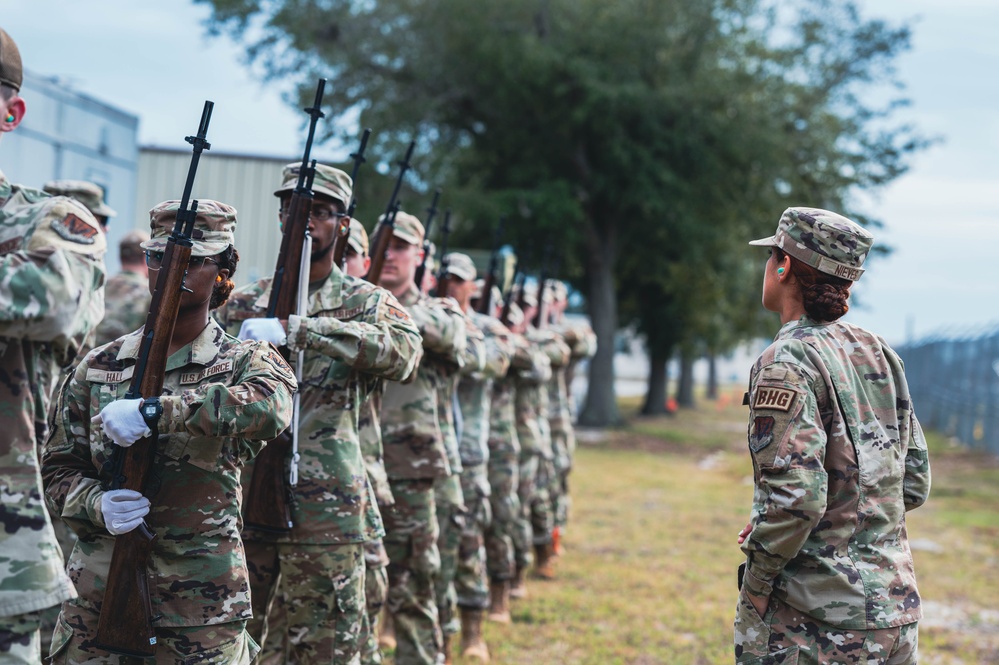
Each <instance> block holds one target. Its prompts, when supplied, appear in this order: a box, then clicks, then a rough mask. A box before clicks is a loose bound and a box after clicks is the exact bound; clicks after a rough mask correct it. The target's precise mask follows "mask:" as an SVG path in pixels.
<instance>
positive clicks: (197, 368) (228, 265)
mask: <svg viewBox="0 0 999 665" xmlns="http://www.w3.org/2000/svg"><path fill="white" fill-rule="evenodd" d="M179 203H180V202H179V201H167V202H164V203H162V204H160V205H158V206H156V207H155V208H153V209H152V210H151V211H150V226H151V230H152V233H151V235H152V238H151V240H149V241H148V242H146V243H145V248H146V250H147V252H148V254H147V256H148V260H149V267H150V270H151V271H158V270H159V268H160V263H161V260H162V257H163V254H162V252H163V250H164V248H165V247H166V244H167V238H168V236H169V235H170V234H171V233H172V231H173V227H174V225H175V220H176V215H177V210H178V208H179ZM235 225H236V211H235V210H234V209H233V208H231V207H229V206H227V205H225V204H223V203H218V202H216V201H210V200H205V199H201V200H200V201H199V206H198V211H197V218H196V221H195V225H194V227H195V229H196V231H197V232H199V233H197V234H196V236H195V239H194V241H193V248H192V252H191V260H190V264H189V266H188V270H187V275H186V277H185V282H184V283H185V286H186V287H187V288H188V289H190V292H187V293H184V294H183V295H182V297H181V307H180V312H179V314H178V316H177V319H176V324H175V328H174V333H173V337H172V339H171V341H170V346H169V348H170V351H171V354H170V359H169V361H168V363H167V368H166V372H165V374H164V387H163V394H162V396H161V397H160V402H161V405H162V409H163V411H162V415H161V417H160V418H159V421H158V428H159V432H160V438H159V441H158V443H157V447H156V452H155V456H154V458H153V461H152V467H151V470H150V477H149V480H148V482H147V484H146V489H145V490H144V494H140V493H139V492H135V491H133V490H128V489H112V490H109V489H108V487H109V485H110V482H111V478H110V474H111V465H108V464H106V462H108V461H109V459H110V458H111V455H112V453H113V450H114V448H115V446H116V445H117V446H129V445H132V444H133V443H134V442H135V441H137V440H138V439H140V438H142V437H143V436H148V435H149V434H150V431H149V428H148V427H147V425H146V421H145V420H144V418H143V416H142V414H141V413H140V412H139V410H138V409H139V404H140V403H141V400H139V399H125V398H124V395H125V393H126V392H127V390H128V388H129V384H130V383H131V382H130V379H131V376H132V373H133V371H134V369H135V365H136V362H137V361H138V355H139V347H140V344H141V340H142V330H141V329H140V330H138V331H135V332H133V333H131V334H128V335H125V336H124V337H121V338H119V339H117V340H115V341H114V342H111V343H110V344H108V345H105V346H102V347H99V348H97V349H95V350H94V351H92V352H91V353H90V354H88V355H87V356H86V358H84V359H83V361H82V362H81V363H80V364H79V366H78V367H77V368H76V370H75V372H74V373H73V376H72V377H71V379H70V380H69V381H67V382H66V383H65V384H64V387H63V388H62V391H61V394H60V400H59V406H58V410H57V411H56V413H55V415H54V418H53V419H54V427H53V432H52V436H51V437H50V439H49V440H48V442H47V443H46V445H45V453H44V457H43V461H42V475H43V478H44V483H45V496H46V501H47V503H48V506H49V509H50V510H52V511H53V513H54V514H57V515H60V516H61V517H62V518H63V519H64V520H66V521H67V522H68V523H69V524H70V525H71V526H72V527H73V529H74V530H75V531H76V533H77V535H78V536H79V538H80V539H79V541H78V542H77V544H76V546H75V547H74V548H73V551H72V553H71V554H70V557H69V564H68V566H67V569H68V570H69V572H70V575H71V576H72V578H73V581H74V582H75V584H76V587H77V590H78V591H79V594H80V597H79V599H77V600H71V601H67V602H64V603H63V606H62V613H61V614H60V616H59V623H58V625H57V626H56V630H55V634H54V635H53V638H52V647H51V654H52V658H53V662H55V663H78V662H83V661H86V662H115V663H126V662H133V661H134V659H130V658H127V657H124V656H113V655H111V654H109V653H108V652H106V651H104V650H101V649H99V648H97V647H96V646H94V639H95V636H96V631H97V622H98V617H99V613H100V611H101V603H102V600H103V592H104V588H105V586H106V580H107V575H108V572H109V566H110V559H111V553H112V550H113V549H114V546H115V538H114V536H117V535H120V534H123V533H128V532H129V531H131V530H132V529H135V528H136V527H138V526H139V525H140V524H142V523H143V521H145V523H146V525H148V527H149V528H150V529H151V530H152V532H153V533H154V534H155V536H156V541H155V543H154V544H153V546H152V554H151V559H150V566H149V569H148V573H147V577H148V580H149V595H150V600H151V604H152V614H153V617H154V618H153V626H154V628H155V631H156V636H157V646H156V649H157V655H156V662H163V663H168V662H169V663H173V662H178V661H184V662H199V663H202V662H204V663H249V662H250V660H251V659H252V658H253V656H254V655H255V653H256V650H257V649H256V645H255V644H254V643H253V640H251V639H250V638H249V636H248V635H247V633H246V630H245V626H246V620H247V619H248V618H249V617H250V587H249V578H248V573H247V570H246V562H245V558H244V554H243V545H242V542H241V540H240V537H239V528H240V514H239V508H240V504H241V501H242V498H241V491H240V483H239V480H240V467H241V466H242V464H243V463H244V462H245V461H246V460H247V459H248V458H250V457H252V456H253V455H255V454H256V453H257V452H258V451H259V450H260V449H261V447H262V446H263V445H264V443H265V442H266V441H267V440H268V439H270V438H272V437H274V436H275V435H277V434H278V433H279V432H281V431H282V430H283V429H285V428H286V427H287V426H288V424H289V422H290V421H291V400H292V393H293V392H294V390H295V388H296V382H295V377H294V375H293V374H292V372H291V368H290V367H288V365H287V364H286V363H285V362H284V360H283V359H282V358H281V356H280V354H278V353H277V351H276V350H275V349H274V348H273V347H272V346H271V345H269V344H264V343H252V342H241V341H239V340H237V339H236V338H234V337H230V336H229V335H226V334H225V331H223V330H222V328H220V327H219V325H218V324H217V323H215V321H214V320H212V319H211V318H210V315H209V312H210V309H212V308H214V307H218V306H219V305H220V304H221V303H222V302H224V301H225V299H226V297H227V296H228V294H229V293H230V292H231V291H232V288H233V286H234V285H233V283H232V281H231V280H230V279H229V277H230V276H231V275H232V274H233V272H234V271H235V269H236V263H237V262H238V254H237V253H236V251H235V248H234V247H233V245H232V243H233V229H234V227H235ZM151 278H152V276H151ZM223 431H224V432H225V433H226V434H225V435H224V436H223V435H221V434H220V433H221V432H223ZM107 611H110V610H107Z"/></svg>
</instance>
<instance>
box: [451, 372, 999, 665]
mask: <svg viewBox="0 0 999 665" xmlns="http://www.w3.org/2000/svg"><path fill="white" fill-rule="evenodd" d="M741 396H742V393H741V391H739V390H735V389H732V390H730V391H728V392H727V393H726V394H725V395H723V399H721V400H719V402H701V403H700V405H699V408H697V409H695V410H685V411H681V412H680V413H678V414H677V415H675V416H671V417H661V418H649V419H637V418H634V417H632V421H631V425H629V427H627V428H625V429H623V430H616V431H608V432H605V433H600V434H597V435H593V434H587V435H584V436H585V439H584V441H581V443H580V447H579V450H578V452H577V464H576V470H575V472H574V474H573V477H572V482H573V497H574V499H573V500H574V505H573V514H572V521H571V524H570V528H569V531H568V532H567V533H566V536H565V546H566V553H565V556H563V557H562V558H561V559H560V561H559V566H558V572H559V579H558V580H557V581H554V582H540V581H532V582H531V583H530V585H529V589H530V593H531V596H530V597H529V598H528V599H526V600H523V601H518V602H516V604H515V605H514V623H513V624H512V625H510V626H499V625H496V624H488V625H487V626H486V640H487V642H488V643H489V646H490V650H491V652H492V655H493V662H494V663H511V664H513V663H517V664H519V663H525V664H526V663H532V664H534V663H540V664H547V663H553V664H555V663H574V664H575V663H579V664H588V663H594V664H595V663H633V664H636V665H647V664H651V663H668V664H671V665H672V664H681V665H682V664H688V663H689V664H701V663H730V662H732V647H731V642H732V618H733V614H734V609H735V602H736V595H737V591H736V586H735V576H736V573H735V571H736V566H737V565H738V563H739V562H740V561H741V559H742V557H741V551H740V550H739V547H738V545H737V544H736V534H737V532H738V531H739V529H740V528H741V527H742V526H743V525H744V524H745V523H746V520H747V518H748V515H749V509H750V502H751V500H752V463H751V461H750V459H749V455H748V453H747V452H746V444H745V418H746V412H745V410H744V409H743V408H742V407H741V406H740V402H741ZM636 408H637V401H633V402H632V403H628V402H625V403H622V411H623V412H624V413H626V414H629V415H632V416H633V412H634V411H635V409H636ZM629 410H630V412H631V413H629ZM928 438H929V442H930V450H931V466H932V469H933V490H932V492H931V497H930V500H929V502H928V503H927V504H926V505H925V506H924V507H922V508H920V509H919V510H916V511H914V512H912V513H910V515H909V537H910V540H912V541H915V542H917V543H927V544H928V545H929V546H930V549H917V550H915V551H914V553H913V556H914V558H915V560H916V571H917V576H918V581H919V587H920V591H921V593H922V596H923V600H924V603H925V614H926V616H925V617H924V621H923V622H922V625H921V629H920V663H923V664H930V665H934V664H950V663H955V664H956V663H967V664H972V663H974V664H978V663H994V662H999V611H997V610H999V601H997V600H996V592H997V590H999V463H997V461H996V459H995V458H992V457H989V456H986V455H983V454H981V453H975V452H968V451H966V450H965V449H963V448H961V447H959V446H955V445H953V444H952V443H949V442H948V441H946V440H945V439H944V438H942V437H940V436H937V435H934V434H932V433H931V434H929V435H928ZM456 662H458V663H461V662H463V661H462V660H461V659H460V658H457V659H456Z"/></svg>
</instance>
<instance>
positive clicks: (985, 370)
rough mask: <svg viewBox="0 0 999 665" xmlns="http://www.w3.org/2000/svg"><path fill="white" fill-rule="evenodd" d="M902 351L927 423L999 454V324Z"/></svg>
mask: <svg viewBox="0 0 999 665" xmlns="http://www.w3.org/2000/svg"><path fill="white" fill-rule="evenodd" d="M897 351H898V354H899V355H900V356H901V357H902V360H903V361H904V362H905V376H906V378H907V379H908V381H909V391H910V393H911V394H912V399H913V402H914V406H915V409H916V415H917V416H918V418H919V422H920V423H921V424H922V425H923V427H924V428H925V427H930V428H933V429H935V430H937V431H939V432H943V433H944V434H946V435H948V436H953V437H955V438H957V439H958V440H959V441H961V442H962V443H964V444H966V445H968V446H971V447H973V448H980V449H986V450H988V451H990V452H991V453H993V454H995V455H999V326H992V327H990V328H987V329H982V330H979V331H976V332H974V333H971V334H968V333H965V334H964V335H960V336H958V335H947V333H943V334H940V335H937V336H934V337H931V338H927V339H923V340H920V341H918V342H914V343H911V344H907V345H906V346H904V347H901V348H899V349H897Z"/></svg>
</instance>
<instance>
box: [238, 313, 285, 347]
mask: <svg viewBox="0 0 999 665" xmlns="http://www.w3.org/2000/svg"><path fill="white" fill-rule="evenodd" d="M238 337H239V338H240V339H258V340H260V341H262V342H270V343H271V344H273V345H274V346H284V344H285V342H287V341H288V335H287V333H285V331H284V326H282V325H281V321H279V320H278V319H247V320H246V321H243V325H241V326H240V327H239V335H238Z"/></svg>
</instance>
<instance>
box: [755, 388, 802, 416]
mask: <svg viewBox="0 0 999 665" xmlns="http://www.w3.org/2000/svg"><path fill="white" fill-rule="evenodd" d="M796 394H797V393H795V391H793V390H789V389H787V388H776V387H774V386H760V387H758V388H757V389H756V398H755V399H754V400H753V410H754V411H755V410H757V409H771V410H773V411H785V412H787V411H790V410H791V407H792V406H794V398H795V396H796Z"/></svg>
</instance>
